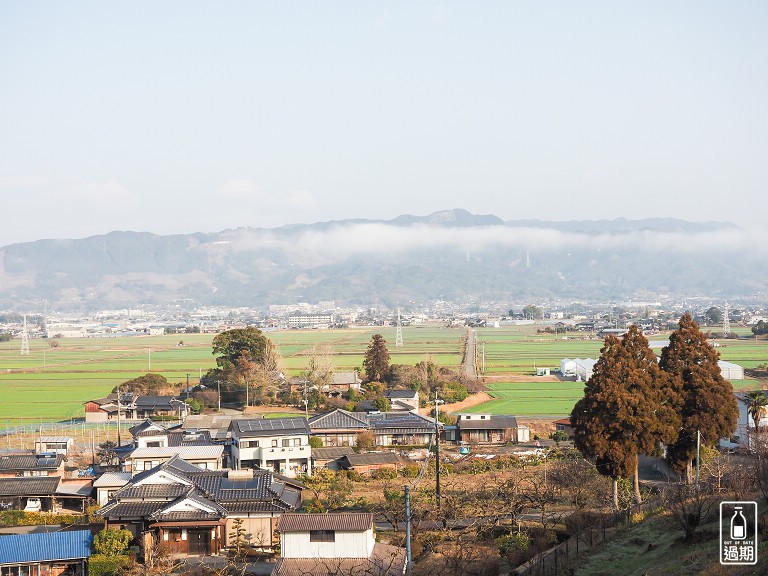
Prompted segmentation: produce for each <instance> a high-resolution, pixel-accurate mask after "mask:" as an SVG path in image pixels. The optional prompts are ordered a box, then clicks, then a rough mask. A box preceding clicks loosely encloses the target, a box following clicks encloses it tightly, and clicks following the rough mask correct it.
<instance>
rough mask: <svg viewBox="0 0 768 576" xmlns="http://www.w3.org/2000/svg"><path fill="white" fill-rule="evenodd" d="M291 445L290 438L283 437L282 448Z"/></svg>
mask: <svg viewBox="0 0 768 576" xmlns="http://www.w3.org/2000/svg"><path fill="white" fill-rule="evenodd" d="M290 445H291V439H290V438H283V448H287V447H288V446H290Z"/></svg>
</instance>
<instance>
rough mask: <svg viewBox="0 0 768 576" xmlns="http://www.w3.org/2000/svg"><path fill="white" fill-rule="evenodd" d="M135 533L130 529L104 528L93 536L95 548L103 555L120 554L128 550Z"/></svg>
mask: <svg viewBox="0 0 768 576" xmlns="http://www.w3.org/2000/svg"><path fill="white" fill-rule="evenodd" d="M131 540H133V534H131V533H130V532H129V531H128V530H110V529H106V530H102V531H101V532H99V533H98V534H96V536H95V537H94V538H93V549H94V550H95V551H96V553H97V554H101V555H103V556H118V555H120V554H124V553H125V552H126V551H127V550H128V544H129V543H130V541H131Z"/></svg>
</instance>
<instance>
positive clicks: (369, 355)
mask: <svg viewBox="0 0 768 576" xmlns="http://www.w3.org/2000/svg"><path fill="white" fill-rule="evenodd" d="M363 367H364V368H365V376H366V379H367V380H368V381H369V382H374V381H376V382H380V381H381V380H382V378H384V376H386V375H387V373H388V372H389V350H388V349H387V341H386V340H384V337H383V336H382V335H381V334H374V335H373V337H372V338H371V342H370V344H368V350H366V351H365V360H363Z"/></svg>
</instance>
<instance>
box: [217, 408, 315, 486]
mask: <svg viewBox="0 0 768 576" xmlns="http://www.w3.org/2000/svg"><path fill="white" fill-rule="evenodd" d="M230 433H231V435H232V460H233V461H234V465H235V468H253V467H258V468H266V469H269V470H274V471H275V472H279V473H280V474H284V475H286V476H289V477H294V476H296V474H298V473H300V472H307V473H308V474H310V473H311V472H312V448H311V447H310V446H309V435H310V429H309V424H308V423H307V421H306V419H304V418H260V419H257V420H233V421H232V423H231V424H230Z"/></svg>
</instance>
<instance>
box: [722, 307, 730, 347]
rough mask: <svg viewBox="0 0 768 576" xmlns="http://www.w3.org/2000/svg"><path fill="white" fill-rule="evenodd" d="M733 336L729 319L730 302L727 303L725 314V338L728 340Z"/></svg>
mask: <svg viewBox="0 0 768 576" xmlns="http://www.w3.org/2000/svg"><path fill="white" fill-rule="evenodd" d="M730 335H731V319H730V318H729V317H728V302H726V303H725V312H723V337H724V338H728V336H730Z"/></svg>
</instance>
